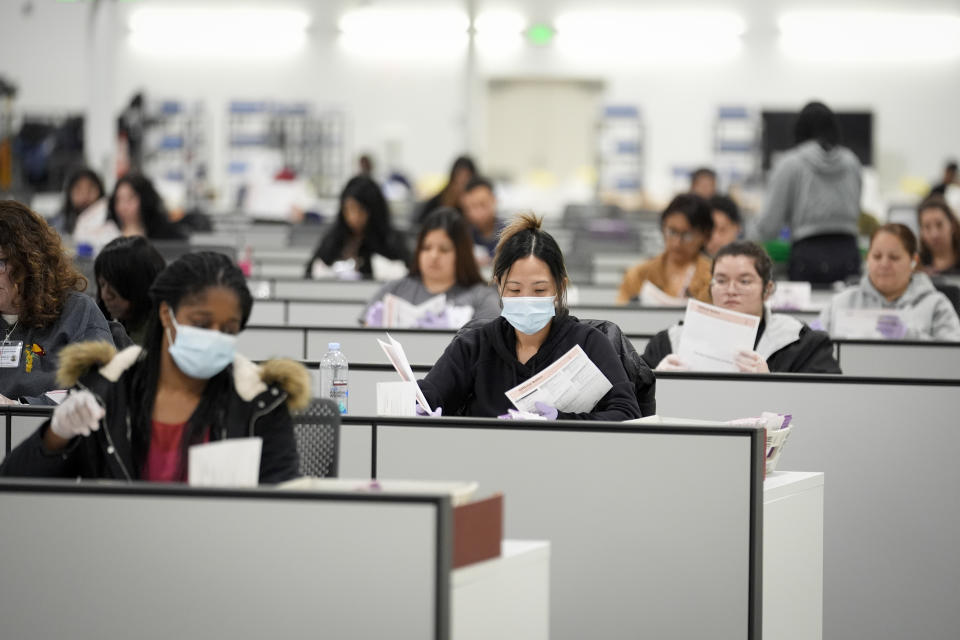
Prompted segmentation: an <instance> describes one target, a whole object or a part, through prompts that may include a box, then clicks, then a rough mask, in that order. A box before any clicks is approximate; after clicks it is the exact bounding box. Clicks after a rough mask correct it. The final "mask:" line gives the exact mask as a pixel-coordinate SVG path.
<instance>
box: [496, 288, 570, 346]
mask: <svg viewBox="0 0 960 640" xmlns="http://www.w3.org/2000/svg"><path fill="white" fill-rule="evenodd" d="M556 298H557V297H556V296H549V297H544V296H534V297H530V298H502V300H503V309H502V310H501V311H500V315H501V316H503V317H504V318H506V319H507V322H509V323H510V324H511V326H513V328H514V329H516V330H517V331H519V332H520V333H525V334H527V335H528V336H531V335H533V334H535V333H536V332H537V331H540V330H541V329H543V328H544V327H545V326H547V323H548V322H550V319H551V318H552V317H554V316H555V315H557V309H556V307H554V304H553V302H554V300H556Z"/></svg>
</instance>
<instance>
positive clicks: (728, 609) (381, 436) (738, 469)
mask: <svg viewBox="0 0 960 640" xmlns="http://www.w3.org/2000/svg"><path fill="white" fill-rule="evenodd" d="M371 422H372V423H374V424H375V425H376V426H374V432H375V433H374V441H375V448H374V449H373V456H374V460H373V463H372V464H373V467H374V473H375V474H376V476H377V477H378V478H381V479H383V478H386V479H390V478H394V479H396V478H407V479H427V480H429V479H439V478H444V477H458V478H469V479H472V480H477V481H479V483H480V486H481V487H482V489H483V491H484V492H493V491H502V492H503V493H504V495H505V500H504V504H505V514H504V527H505V531H504V533H505V537H510V538H523V539H528V538H532V539H548V540H550V543H551V560H550V561H551V567H550V583H551V591H550V612H551V613H550V616H551V623H550V636H551V638H555V639H558V640H565V639H570V640H573V639H577V640H579V639H582V638H604V639H605V640H615V639H618V638H624V639H626V638H715V639H726V638H729V639H737V640H742V639H743V638H759V637H760V620H761V602H760V598H761V594H762V585H761V581H762V567H761V560H762V558H761V548H762V544H763V542H762V541H763V536H762V509H763V504H762V503H763V499H762V485H763V460H764V442H765V440H764V434H763V431H762V430H757V429H750V428H748V429H741V428H694V427H674V426H667V425H637V424H621V423H603V422H594V423H584V422H579V421H577V422H550V423H546V422H526V423H523V422H505V421H502V420H489V419H488V420H484V419H463V418H461V419H443V418H441V419H422V418H414V419H412V420H410V419H406V420H404V419H390V418H379V419H378V418H362V417H357V418H352V417H348V418H346V419H345V420H344V427H343V431H345V432H349V431H350V430H351V429H352V428H356V427H358V426H359V427H361V428H368V427H367V425H369V424H371ZM364 433H365V434H366V433H367V432H364Z"/></svg>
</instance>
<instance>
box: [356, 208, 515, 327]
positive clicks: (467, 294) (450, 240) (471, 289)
mask: <svg viewBox="0 0 960 640" xmlns="http://www.w3.org/2000/svg"><path fill="white" fill-rule="evenodd" d="M387 294H392V295H395V296H397V297H399V298H402V299H404V300H406V301H407V302H409V303H411V304H415V305H419V304H421V303H424V302H426V301H427V300H429V299H431V298H434V297H436V296H439V295H443V296H445V297H446V300H445V302H446V305H445V306H444V308H443V310H440V311H436V312H430V313H428V314H426V315H424V316H422V317H421V318H420V319H419V320H418V325H417V326H421V327H427V328H435V329H448V328H452V329H459V328H460V327H461V326H462V325H464V324H466V323H467V322H468V321H470V320H473V319H486V320H492V319H493V318H496V317H497V316H498V315H500V304H499V300H498V299H497V292H496V290H494V289H493V287H491V286H489V285H487V284H486V283H484V282H483V278H482V277H481V276H480V269H479V267H477V260H476V258H475V257H474V254H473V238H472V237H471V235H470V225H469V223H468V222H467V221H466V219H464V217H463V216H461V215H460V214H459V213H458V212H457V210H456V209H449V208H441V209H437V210H436V211H434V212H433V213H431V214H430V215H428V216H427V217H426V218H425V219H424V221H423V226H421V227H420V234H419V236H418V237H417V250H416V252H415V253H414V259H413V263H412V264H411V265H410V273H409V275H407V276H405V277H403V278H400V279H399V280H394V281H392V282H388V283H387V284H385V285H384V286H383V287H382V288H381V289H380V290H379V291H377V293H376V295H374V296H373V298H372V299H371V302H370V305H369V306H368V307H367V309H366V310H365V311H364V313H363V316H362V317H361V320H362V321H363V323H364V324H366V325H367V326H368V327H380V326H384V317H383V311H384V304H383V298H384V296H386V295H387ZM468 307H469V313H465V312H464V311H465V310H466V309H467V308H468Z"/></svg>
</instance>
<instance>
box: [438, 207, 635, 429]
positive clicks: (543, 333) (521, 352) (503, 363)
mask: <svg viewBox="0 0 960 640" xmlns="http://www.w3.org/2000/svg"><path fill="white" fill-rule="evenodd" d="M540 224H541V221H540V220H539V219H537V218H536V217H534V216H533V215H522V216H519V217H518V218H516V219H515V220H514V221H513V223H512V224H510V226H508V227H507V228H506V229H504V230H503V232H502V234H501V236H500V244H499V245H498V246H497V253H496V256H495V257H494V263H493V276H494V282H495V284H496V285H497V289H498V290H499V293H500V297H501V301H502V305H503V311H502V313H501V317H499V318H497V319H495V320H492V321H490V322H489V323H487V324H484V325H482V326H480V327H478V328H476V329H473V330H471V331H467V332H465V333H463V334H462V335H459V336H458V337H456V338H455V339H454V340H453V342H451V343H450V345H449V346H448V347H447V349H446V351H444V353H443V355H442V356H440V359H439V360H437V363H436V364H435V365H434V366H433V368H432V369H431V370H430V373H428V374H427V376H426V378H424V379H423V380H421V381H420V383H419V384H420V388H421V389H422V390H423V393H424V395H425V396H426V399H427V401H428V402H429V404H430V406H431V407H439V408H440V409H442V412H443V413H444V414H446V415H455V414H463V415H469V416H480V417H495V416H504V414H507V413H508V410H509V409H510V408H511V402H510V400H508V399H507V396H506V395H505V392H506V391H507V390H509V389H512V388H513V387H515V386H517V385H518V384H520V383H521V382H524V381H525V380H528V379H529V378H530V377H532V376H534V375H536V374H537V373H539V372H541V371H542V370H543V369H545V368H546V367H548V366H550V365H551V364H553V363H554V362H555V361H557V360H558V359H559V358H560V357H561V356H563V355H564V354H566V353H567V352H568V351H570V349H572V348H573V347H574V346H576V345H579V346H580V347H581V348H582V349H583V351H584V352H585V353H586V355H587V356H588V357H589V358H590V360H592V361H593V363H594V364H595V365H596V366H597V367H598V368H599V369H600V371H601V372H603V374H604V375H605V376H606V378H607V379H608V380H609V381H610V383H611V384H612V385H613V386H612V388H611V389H610V390H609V391H607V393H606V394H605V395H604V396H603V397H602V398H600V400H599V401H598V402H597V403H596V405H595V406H594V407H593V409H592V410H590V411H587V412H583V413H566V412H563V411H558V410H557V409H556V407H553V406H548V405H544V404H538V406H537V413H539V414H540V415H542V416H544V417H546V418H550V419H557V418H559V419H580V420H608V421H622V420H630V419H633V418H639V417H640V408H639V406H638V404H637V396H636V392H635V389H634V385H633V383H632V382H631V381H630V380H629V378H628V377H627V373H626V371H625V370H624V367H623V364H622V363H621V361H620V358H619V356H618V355H617V353H616V352H615V351H614V349H613V347H612V346H611V344H610V342H609V340H608V339H607V338H606V336H604V335H603V334H602V333H600V332H599V331H598V330H597V329H594V328H593V327H590V326H587V325H586V324H582V323H581V322H580V321H579V320H577V318H574V317H572V316H571V315H570V314H569V313H568V311H567V307H566V287H567V272H566V267H565V266H564V263H563V255H562V253H561V252H560V248H559V247H558V246H557V243H556V241H555V240H554V239H553V237H552V236H551V235H550V234H549V233H547V232H545V231H543V230H542V229H541V228H540Z"/></svg>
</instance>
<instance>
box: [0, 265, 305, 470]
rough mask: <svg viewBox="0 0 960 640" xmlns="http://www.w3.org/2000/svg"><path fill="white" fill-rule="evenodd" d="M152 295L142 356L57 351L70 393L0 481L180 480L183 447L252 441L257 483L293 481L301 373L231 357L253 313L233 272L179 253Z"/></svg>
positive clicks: (137, 352) (284, 365)
mask: <svg viewBox="0 0 960 640" xmlns="http://www.w3.org/2000/svg"><path fill="white" fill-rule="evenodd" d="M150 295H151V298H152V299H153V312H152V317H151V319H150V324H149V327H148V329H147V337H146V340H145V346H144V348H143V349H141V348H140V347H138V346H132V347H128V348H127V349H124V350H123V351H121V352H119V353H117V352H116V350H115V349H114V348H113V346H112V345H109V344H107V343H105V342H85V343H78V344H75V345H71V346H69V347H66V348H64V349H63V351H62V352H61V356H60V370H59V380H60V383H61V384H62V385H63V386H64V387H72V391H71V393H70V395H69V396H68V397H67V398H66V399H65V400H64V401H63V403H62V404H61V405H60V406H58V407H57V408H56V409H55V410H54V413H53V417H52V418H51V419H50V420H48V421H47V422H45V423H44V424H43V425H41V426H40V428H39V429H38V430H37V431H36V432H35V433H34V434H33V435H32V436H31V437H29V438H28V439H27V440H25V441H24V442H23V443H22V444H20V446H18V447H17V448H16V449H14V451H12V452H11V453H10V455H9V456H8V457H7V458H6V460H4V463H3V465H2V466H0V475H8V476H46V477H84V478H112V479H120V480H128V481H129V480H148V481H157V482H178V481H180V482H182V481H186V479H187V477H186V476H187V451H188V448H189V447H190V446H191V445H194V444H199V443H203V442H208V441H214V440H223V439H226V438H243V437H253V436H256V437H260V438H262V439H263V449H262V454H261V460H260V481H261V482H280V481H284V480H289V479H291V478H294V477H296V475H297V468H298V458H297V449H296V443H295V441H294V436H293V427H292V424H291V420H290V414H289V412H288V406H289V407H290V408H299V407H303V406H305V405H306V403H307V401H308V400H309V376H308V374H307V372H306V370H305V369H304V368H303V366H302V365H299V364H297V363H294V362H290V361H270V362H268V363H266V364H264V365H263V366H262V367H260V366H257V365H255V364H253V363H252V362H250V361H249V360H247V359H246V358H244V357H243V356H241V355H239V354H236V353H235V351H234V345H235V342H236V334H237V333H239V332H240V331H241V330H242V329H243V327H244V326H245V325H246V323H247V320H248V319H249V317H250V310H251V308H252V306H253V300H252V298H251V296H250V292H249V290H248V288H247V285H246V281H245V279H244V277H243V274H242V273H241V272H240V269H239V268H237V267H236V265H234V264H233V263H232V262H231V261H230V260H229V259H228V258H227V257H225V256H223V255H221V254H217V253H209V252H201V253H194V254H187V255H185V256H183V257H182V258H180V259H179V260H177V261H176V262H174V263H172V264H171V265H170V266H169V267H167V268H166V269H165V270H164V271H163V272H162V273H161V274H160V275H159V276H158V277H157V279H156V281H155V282H154V284H153V286H152V287H151V289H150Z"/></svg>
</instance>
